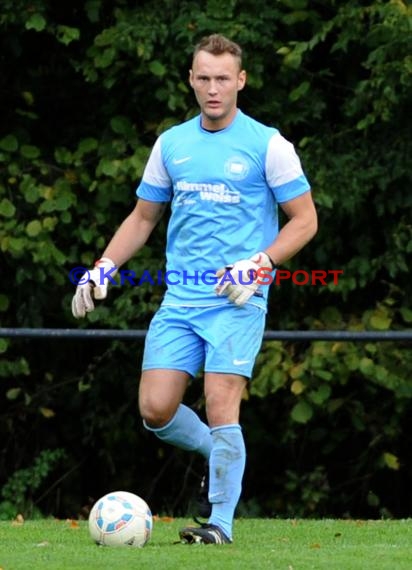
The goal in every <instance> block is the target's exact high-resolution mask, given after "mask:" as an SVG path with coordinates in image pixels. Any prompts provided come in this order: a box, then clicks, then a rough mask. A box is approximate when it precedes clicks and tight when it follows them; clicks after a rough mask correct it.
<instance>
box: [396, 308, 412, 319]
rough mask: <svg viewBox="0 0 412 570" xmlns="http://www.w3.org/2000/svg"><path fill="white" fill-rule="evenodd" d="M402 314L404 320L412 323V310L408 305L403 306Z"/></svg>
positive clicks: (400, 310)
mask: <svg viewBox="0 0 412 570" xmlns="http://www.w3.org/2000/svg"><path fill="white" fill-rule="evenodd" d="M399 312H400V314H401V315H402V318H403V320H404V321H405V323H412V311H411V309H408V308H407V307H401V308H400V309H399Z"/></svg>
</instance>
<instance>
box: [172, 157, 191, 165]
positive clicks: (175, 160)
mask: <svg viewBox="0 0 412 570" xmlns="http://www.w3.org/2000/svg"><path fill="white" fill-rule="evenodd" d="M191 159H192V157H191V156H184V157H183V158H174V159H173V164H183V163H184V162H187V161H188V160H191Z"/></svg>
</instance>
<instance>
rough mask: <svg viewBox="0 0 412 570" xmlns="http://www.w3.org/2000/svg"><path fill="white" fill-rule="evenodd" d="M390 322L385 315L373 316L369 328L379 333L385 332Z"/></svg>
mask: <svg viewBox="0 0 412 570" xmlns="http://www.w3.org/2000/svg"><path fill="white" fill-rule="evenodd" d="M391 322H392V321H391V319H390V318H389V317H387V316H386V315H373V316H372V317H371V320H370V324H371V326H372V327H373V328H374V329H377V330H380V331H387V330H388V329H389V327H390V326H391Z"/></svg>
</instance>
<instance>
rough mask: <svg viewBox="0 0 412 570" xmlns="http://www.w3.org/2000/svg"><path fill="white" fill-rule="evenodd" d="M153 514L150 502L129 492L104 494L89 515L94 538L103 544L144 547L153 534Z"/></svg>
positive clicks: (91, 534)
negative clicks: (149, 505)
mask: <svg viewBox="0 0 412 570" xmlns="http://www.w3.org/2000/svg"><path fill="white" fill-rule="evenodd" d="M152 528H153V518H152V513H151V512H150V509H149V507H148V505H147V503H146V502H145V501H144V500H143V499H142V498H141V497H138V496H137V495H135V494H133V493H129V492H127V491H115V492H113V493H108V494H107V495H104V497H102V498H101V499H99V500H98V501H96V503H95V504H94V505H93V507H92V510H91V511H90V515H89V532H90V536H91V538H92V540H94V542H96V544H99V545H102V546H135V547H142V546H144V545H145V544H146V543H147V542H148V540H149V539H150V537H151V534H152Z"/></svg>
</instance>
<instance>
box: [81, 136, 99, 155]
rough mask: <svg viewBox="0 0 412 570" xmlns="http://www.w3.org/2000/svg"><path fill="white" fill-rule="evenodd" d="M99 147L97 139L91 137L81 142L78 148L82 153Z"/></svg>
mask: <svg viewBox="0 0 412 570" xmlns="http://www.w3.org/2000/svg"><path fill="white" fill-rule="evenodd" d="M97 147H98V142H97V140H96V139H94V138H92V137H89V138H86V139H83V140H81V141H80V142H79V146H78V149H79V152H80V153H81V154H87V153H88V152H92V151H93V150H96V148H97Z"/></svg>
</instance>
